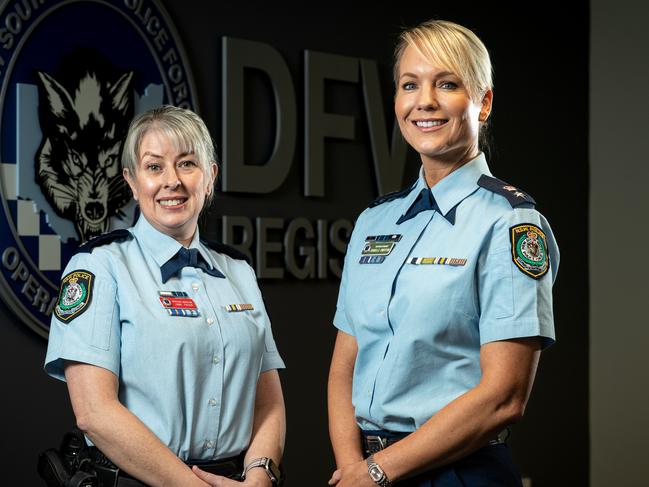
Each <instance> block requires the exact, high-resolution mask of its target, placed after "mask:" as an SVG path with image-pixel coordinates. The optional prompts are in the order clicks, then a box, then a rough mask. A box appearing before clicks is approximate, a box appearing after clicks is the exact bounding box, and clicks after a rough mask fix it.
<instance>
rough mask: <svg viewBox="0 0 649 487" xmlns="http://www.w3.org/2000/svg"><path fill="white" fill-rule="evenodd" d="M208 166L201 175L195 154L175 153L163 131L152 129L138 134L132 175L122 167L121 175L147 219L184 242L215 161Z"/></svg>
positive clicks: (194, 223)
mask: <svg viewBox="0 0 649 487" xmlns="http://www.w3.org/2000/svg"><path fill="white" fill-rule="evenodd" d="M211 168H212V174H209V175H208V174H205V173H204V172H203V170H202V169H201V166H200V164H199V161H197V159H196V155H194V154H186V153H179V152H178V149H177V147H176V144H174V143H173V141H172V140H170V139H169V137H168V136H167V135H166V134H165V133H164V132H162V131H160V130H155V129H152V130H149V131H148V132H146V134H145V135H144V137H142V142H141V144H140V148H139V153H138V161H137V169H136V171H135V174H129V172H128V171H127V170H124V176H125V178H126V180H127V181H128V184H129V186H130V187H131V190H132V191H133V197H134V198H135V199H136V200H137V201H138V203H139V205H140V210H141V212H142V215H143V216H144V217H145V218H146V219H147V221H148V222H149V223H151V225H153V226H154V227H155V228H156V229H158V230H159V231H161V232H163V233H165V234H167V235H169V236H170V237H173V238H175V239H176V240H178V241H179V242H180V243H182V244H183V245H186V244H188V243H189V242H190V241H191V239H192V237H193V235H194V232H195V231H196V226H197V224H198V216H199V214H200V212H201V210H202V209H203V205H204V204H205V197H206V196H207V195H208V194H209V193H210V191H211V190H212V185H213V183H214V178H215V177H216V164H212V166H211Z"/></svg>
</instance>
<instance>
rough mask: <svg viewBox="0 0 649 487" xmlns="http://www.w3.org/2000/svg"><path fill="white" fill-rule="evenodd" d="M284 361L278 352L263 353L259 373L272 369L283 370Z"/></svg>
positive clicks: (284, 366)
mask: <svg viewBox="0 0 649 487" xmlns="http://www.w3.org/2000/svg"><path fill="white" fill-rule="evenodd" d="M285 368H286V365H284V361H283V360H282V357H280V355H279V353H278V352H265V353H264V356H263V358H262V360H261V372H266V371H267V370H273V369H285Z"/></svg>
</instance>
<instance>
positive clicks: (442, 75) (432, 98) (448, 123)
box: [394, 46, 492, 163]
mask: <svg viewBox="0 0 649 487" xmlns="http://www.w3.org/2000/svg"><path fill="white" fill-rule="evenodd" d="M491 100H492V92H491V90H488V91H487V92H486V93H485V94H484V96H483V98H482V100H480V101H478V102H476V101H474V100H472V99H471V96H470V95H469V91H468V89H467V87H466V86H464V84H463V82H462V80H461V79H460V78H459V77H458V76H457V75H455V74H454V73H452V72H450V71H449V70H448V69H447V68H445V67H444V66H436V65H434V64H431V63H430V61H428V60H427V59H426V58H425V57H424V56H423V55H422V54H421V53H420V52H419V51H418V50H417V49H415V48H414V47H412V46H408V47H407V48H406V49H405V50H404V51H403V54H402V56H401V59H400V61H399V78H398V86H397V92H396V95H395V100H394V111H395V115H396V117H397V120H398V122H399V128H400V129H401V133H402V134H403V137H404V138H405V139H406V141H407V142H408V143H409V144H410V145H411V146H412V147H413V148H414V149H415V150H416V151H417V152H419V154H420V155H421V158H422V161H423V162H439V163H457V162H461V161H464V162H466V161H467V160H469V159H471V158H473V157H475V156H476V155H477V154H478V152H479V149H478V135H479V131H480V123H481V122H483V121H485V120H486V119H487V117H488V116H489V112H490V110H491Z"/></svg>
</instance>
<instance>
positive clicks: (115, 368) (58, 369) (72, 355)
mask: <svg viewBox="0 0 649 487" xmlns="http://www.w3.org/2000/svg"><path fill="white" fill-rule="evenodd" d="M65 361H69V362H81V363H84V364H88V365H95V366H97V367H101V368H103V369H106V370H109V371H110V372H112V373H113V374H115V375H116V376H118V377H119V363H116V362H115V361H114V360H111V358H110V357H106V356H104V355H102V354H95V353H92V352H91V351H87V350H85V351H84V350H79V351H75V352H65V351H64V352H62V353H61V354H60V355H59V356H58V357H52V358H50V357H48V361H47V362H46V363H45V372H46V373H47V374H48V375H50V376H52V377H54V378H55V379H59V380H62V381H65V369H64V363H65Z"/></svg>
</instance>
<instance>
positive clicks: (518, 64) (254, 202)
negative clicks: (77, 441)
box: [0, 0, 589, 487]
mask: <svg viewBox="0 0 649 487" xmlns="http://www.w3.org/2000/svg"><path fill="white" fill-rule="evenodd" d="M503 4H505V2H503ZM575 5H576V6H578V8H575V9H573V10H572V12H577V13H574V14H571V13H566V12H564V11H563V10H562V4H560V3H558V2H557V3H543V4H532V5H530V6H523V5H517V6H516V7H515V8H514V7H510V6H509V4H508V5H507V6H503V7H493V6H489V7H486V6H483V7H479V8H476V7H472V8H468V7H466V6H463V7H459V6H450V7H445V6H439V7H430V6H428V5H425V4H408V5H407V9H406V8H405V4H403V3H397V2H393V3H386V4H383V5H378V4H376V5H373V6H371V7H364V6H360V5H358V6H356V5H351V4H349V2H347V3H343V2H328V3H327V4H326V5H321V4H318V5H313V6H311V5H309V7H308V9H307V7H291V9H290V10H289V9H283V8H281V7H277V6H276V5H270V4H268V3H265V2H246V3H245V4H242V3H235V2H227V3H226V2H218V3H217V2H209V3H207V2H201V1H198V0H167V1H166V2H165V6H166V8H167V10H168V12H169V14H170V17H171V18H172V19H173V21H174V22H175V25H176V27H177V30H178V32H179V34H180V36H181V38H182V39H183V41H184V44H185V48H186V51H187V54H188V58H189V63H190V65H191V67H192V69H193V73H194V78H195V82H196V86H197V93H198V99H199V103H200V110H201V114H202V116H203V117H204V118H205V120H206V122H207V123H208V126H209V127H210V129H211V131H212V133H213V135H214V137H215V139H216V141H217V143H218V144H219V147H220V141H221V123H220V120H221V43H222V37H223V36H228V37H234V38H240V39H247V40H255V41H259V42H263V43H267V44H270V45H271V46H273V47H274V48H275V49H277V50H278V51H279V52H280V53H281V55H282V57H283V58H284V59H285V61H286V62H287V64H288V66H289V68H290V71H291V73H292V76H293V81H294V85H295V91H296V93H295V97H296V100H297V107H298V111H297V113H298V146H297V150H296V155H295V160H294V163H293V167H292V169H291V172H290V173H289V175H288V177H287V179H286V181H285V182H284V184H283V185H282V186H281V187H280V188H279V189H278V190H277V191H276V192H274V193H271V194H269V195H247V194H233V193H228V194H220V195H218V196H217V198H216V199H215V202H214V205H213V207H212V209H211V211H210V213H209V214H208V216H207V218H206V219H205V221H204V224H203V232H204V233H205V234H207V235H209V236H212V237H218V236H219V235H220V216H221V215H240V216H247V217H249V218H254V217H258V216H260V217H282V218H285V219H286V220H288V219H291V218H293V217H299V216H304V217H307V218H309V219H310V220H312V221H314V220H316V219H318V218H324V219H328V220H334V219H337V218H347V219H350V220H353V219H354V218H355V217H356V216H357V215H358V213H359V212H360V211H361V210H362V209H363V208H364V207H365V206H366V205H367V203H368V202H370V201H371V200H372V199H374V198H375V197H376V196H377V189H376V186H375V183H374V172H373V169H372V163H371V152H370V149H369V137H368V133H367V125H366V123H365V121H364V117H365V115H364V105H363V98H362V91H361V88H360V85H354V84H349V83H329V84H328V85H327V110H328V111H331V112H336V113H344V114H349V115H354V116H356V117H357V122H356V130H357V139H356V140H354V141H341V140H330V141H329V142H328V144H327V150H326V164H327V165H326V182H325V196H324V197H323V198H306V197H304V196H303V183H302V179H303V175H304V170H303V167H302V162H303V136H302V126H303V125H302V122H303V113H304V102H303V97H304V75H303V68H304V50H305V49H309V50H315V51H321V52H325V53H331V54H341V55H346V56H352V57H356V58H369V59H374V60H376V61H378V62H379V67H380V70H381V76H382V81H383V91H384V96H383V98H384V104H385V106H386V115H387V116H389V117H391V105H390V104H391V97H392V86H391V81H390V80H391V66H390V63H391V52H392V47H393V41H394V36H395V34H396V33H397V32H398V30H399V28H400V27H401V26H402V25H413V24H415V23H417V22H419V21H423V20H426V19H428V18H431V17H437V18H445V19H449V20H453V21H456V22H459V23H461V24H464V25H466V26H468V27H470V28H473V29H474V30H475V31H476V33H477V34H478V35H479V36H480V37H481V38H482V39H483V40H484V42H485V44H486V45H487V47H488V48H489V50H490V52H491V55H492V60H493V64H494V69H495V100H494V107H495V108H494V113H493V119H492V124H493V125H492V133H493V138H494V141H495V145H494V150H493V153H492V156H491V161H490V164H491V169H492V172H493V173H494V174H495V175H496V176H498V177H500V178H501V179H504V180H506V181H508V182H510V183H512V184H514V185H517V186H519V187H520V188H522V189H524V190H525V191H527V192H529V193H531V194H532V195H533V196H534V197H535V199H536V200H537V201H538V209H539V210H540V211H541V212H543V213H544V214H545V215H546V216H547V218H548V219H549V220H550V222H551V224H552V226H553V229H554V232H555V235H556V236H557V239H558V242H559V245H560V247H561V251H562V264H561V269H560V272H559V277H558V280H557V283H556V286H555V317H556V329H557V344H556V345H554V346H553V347H552V348H550V349H549V350H548V351H546V352H544V354H543V356H542V359H541V365H540V369H539V372H538V375H537V380H536V385H535V388H534V392H533V394H532V399H531V401H530V404H529V406H528V410H527V414H526V418H525V419H524V421H523V422H522V423H520V424H519V425H516V426H515V427H514V429H513V435H512V438H511V440H510V444H511V446H512V448H513V452H514V456H515V459H516V461H517V463H518V465H519V467H520V469H521V471H522V473H523V475H524V476H525V477H529V478H530V479H531V480H532V483H533V485H534V487H543V486H573V485H586V484H587V483H588V468H589V465H588V419H587V418H588V416H587V414H588V413H587V412H588V398H587V383H588V382H587V380H588V375H587V372H588V369H587V363H588V294H587V289H588V271H587V258H588V250H587V249H588V246H587V234H588V232H587V216H586V215H587V196H588V190H587V181H588V159H587V147H588V146H587V143H588V135H587V127H588V126H587V123H588V105H587V103H588V19H589V15H588V12H589V5H588V3H587V2H584V1H580V2H577V3H575ZM244 89H245V90H246V96H247V104H246V108H245V116H246V131H245V135H244V136H245V139H246V151H249V154H250V159H249V160H250V161H251V162H255V160H257V161H261V160H263V159H264V157H266V156H267V154H268V151H269V150H270V149H269V147H270V145H269V144H270V143H271V141H272V134H273V133H274V127H273V125H272V120H273V112H272V108H269V107H272V103H271V102H270V101H269V99H268V97H269V96H270V88H269V86H268V85H267V84H265V81H264V80H263V78H259V77H255V76H251V78H250V80H249V81H248V82H247V83H246V86H245V87H244ZM253 117H256V118H253ZM388 120H390V124H391V123H392V118H388ZM219 153H220V151H219ZM224 164H227V161H224ZM416 172H417V164H416V162H415V160H414V159H413V160H412V161H411V162H410V163H409V165H408V168H407V175H406V177H405V180H406V181H410V180H412V179H414V177H416ZM276 238H277V239H278V240H279V239H281V236H277V237H276ZM260 286H261V288H262V292H263V294H264V297H265V300H266V303H267V307H268V311H269V314H270V316H271V319H272V320H273V326H274V333H275V337H276V341H277V342H278V346H279V348H280V351H281V352H282V355H283V357H284V359H285V361H286V364H287V369H286V370H285V371H284V372H282V374H281V377H282V383H283V386H284V390H285V397H286V402H287V414H288V434H287V444H286V453H285V467H286V470H287V472H288V480H287V484H286V485H287V486H288V487H298V486H300V485H326V481H327V479H328V478H329V475H330V473H331V472H332V470H333V469H334V465H333V459H332V455H331V451H330V447H329V442H328V436H327V422H326V377H327V370H328V365H329V358H330V354H331V350H332V345H333V339H334V336H335V330H334V328H333V326H332V325H331V320H332V317H333V313H334V308H335V302H336V296H337V286H338V281H337V280H336V279H335V278H333V277H332V278H330V279H328V280H304V281H301V280H297V279H295V278H292V277H286V278H285V279H282V280H262V281H260ZM0 317H1V320H2V325H1V326H0V370H2V371H3V372H4V373H3V384H4V387H3V390H4V400H3V401H2V417H3V430H4V431H3V433H4V434H3V435H1V436H0V438H1V439H0V459H1V460H0V461H1V462H2V466H3V467H6V468H7V469H8V470H6V469H5V470H4V471H5V472H7V471H8V472H10V473H9V474H8V475H9V476H10V478H11V479H12V481H11V482H7V483H6V485H29V486H32V485H33V486H37V485H41V483H40V480H39V479H38V477H37V475H36V473H35V460H36V455H37V453H38V452H39V451H41V450H43V449H45V448H47V447H50V446H54V445H57V444H58V443H59V440H60V437H61V435H62V434H63V433H64V432H65V431H66V430H67V429H68V428H69V427H70V426H71V425H72V424H73V417H72V415H71V412H70V406H69V401H68V399H67V393H66V389H65V386H64V384H62V383H57V382H56V381H54V380H52V379H50V378H48V377H47V376H46V375H45V374H44V373H43V372H42V369H41V367H42V362H43V359H44V355H45V349H46V343H45V341H44V340H43V339H42V338H40V337H38V336H37V335H36V334H35V333H33V332H32V331H30V330H29V329H28V328H27V327H26V326H24V325H23V324H21V323H20V322H19V321H18V319H17V318H16V317H15V316H14V315H13V313H12V312H11V310H9V309H7V306H6V305H5V304H4V303H0ZM3 475H6V474H3ZM4 478H5V479H7V477H6V476H5V477H4ZM2 483H3V484H5V481H3V482H2Z"/></svg>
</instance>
